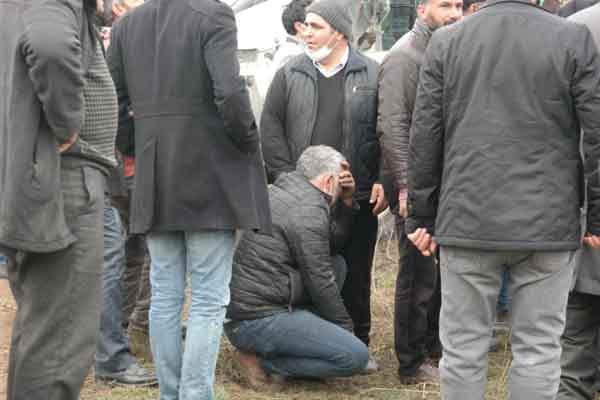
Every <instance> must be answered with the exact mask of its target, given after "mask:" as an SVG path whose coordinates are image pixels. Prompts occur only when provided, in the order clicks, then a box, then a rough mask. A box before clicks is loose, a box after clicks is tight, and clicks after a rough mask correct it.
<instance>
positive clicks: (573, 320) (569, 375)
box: [557, 292, 600, 400]
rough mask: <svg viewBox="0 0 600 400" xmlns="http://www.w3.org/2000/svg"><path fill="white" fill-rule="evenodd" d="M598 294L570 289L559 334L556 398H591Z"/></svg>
mask: <svg viewBox="0 0 600 400" xmlns="http://www.w3.org/2000/svg"><path fill="white" fill-rule="evenodd" d="M598 310H600V296H595V295H592V294H585V293H578V292H571V294H570V295H569V304H568V305H567V323H566V327H565V332H564V333H563V336H562V347H563V353H562V357H561V367H562V374H561V377H560V386H559V389H558V396H557V400H580V399H581V400H584V399H585V400H588V399H589V400H592V399H594V396H595V395H596V388H595V381H596V368H597V367H598V363H599V362H600V360H599V359H598V348H597V341H598V328H600V312H598Z"/></svg>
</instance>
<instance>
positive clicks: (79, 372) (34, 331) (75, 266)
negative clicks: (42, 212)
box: [7, 166, 104, 400]
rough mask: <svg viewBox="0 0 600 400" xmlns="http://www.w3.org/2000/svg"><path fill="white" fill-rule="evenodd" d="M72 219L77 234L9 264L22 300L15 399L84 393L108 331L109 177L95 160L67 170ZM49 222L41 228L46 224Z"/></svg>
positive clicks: (11, 384) (14, 352) (12, 372)
mask: <svg viewBox="0 0 600 400" xmlns="http://www.w3.org/2000/svg"><path fill="white" fill-rule="evenodd" d="M61 185H62V187H61V189H62V193H63V196H64V209H65V215H66V219H67V226H68V227H69V229H70V230H71V232H72V233H73V235H75V237H76V238H77V241H76V242H75V243H73V244H72V245H70V246H69V247H67V248H66V249H63V250H60V251H56V252H53V253H45V254H42V253H27V254H24V256H23V258H22V260H21V261H20V262H19V263H17V264H16V265H13V266H11V268H10V269H9V271H8V275H9V283H10V287H11V290H12V293H13V296H14V298H15V301H16V303H17V313H16V316H15V320H14V324H13V332H12V342H11V347H10V358H9V366H8V380H7V391H8V396H7V400H77V399H79V392H80V390H81V387H82V385H83V382H84V379H85V377H86V376H87V374H88V371H89V369H90V367H91V366H92V362H93V361H94V352H95V351H96V341H97V339H98V335H99V332H100V310H101V307H102V270H103V265H102V262H103V257H102V256H103V223H102V222H103V221H102V216H103V212H104V177H103V176H102V173H101V172H100V171H99V170H97V169H95V168H92V167H89V166H82V167H74V168H65V167H63V169H62V170H61ZM43 228H44V227H40V229H43Z"/></svg>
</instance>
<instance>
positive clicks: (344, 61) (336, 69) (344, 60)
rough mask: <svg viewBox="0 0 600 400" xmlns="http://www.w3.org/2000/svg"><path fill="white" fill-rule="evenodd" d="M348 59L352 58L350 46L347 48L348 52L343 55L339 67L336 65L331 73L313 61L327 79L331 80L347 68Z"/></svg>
mask: <svg viewBox="0 0 600 400" xmlns="http://www.w3.org/2000/svg"><path fill="white" fill-rule="evenodd" d="M348 57H350V46H346V51H345V52H344V54H343V55H342V58H341V59H340V62H339V63H338V65H336V66H335V67H333V68H332V69H331V70H329V71H327V70H326V69H325V68H323V66H322V65H321V64H320V63H318V62H316V61H313V64H314V65H315V67H316V68H317V70H319V72H320V73H321V74H322V75H323V76H324V77H325V78H331V77H332V76H334V75H335V74H337V73H338V72H340V71H341V70H343V69H344V68H345V67H346V64H347V63H348Z"/></svg>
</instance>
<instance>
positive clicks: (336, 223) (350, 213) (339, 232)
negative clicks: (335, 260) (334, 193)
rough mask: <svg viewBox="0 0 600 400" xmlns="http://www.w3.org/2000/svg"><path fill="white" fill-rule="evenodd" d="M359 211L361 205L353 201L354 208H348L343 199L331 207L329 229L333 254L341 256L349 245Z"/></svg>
mask: <svg viewBox="0 0 600 400" xmlns="http://www.w3.org/2000/svg"><path fill="white" fill-rule="evenodd" d="M359 211H360V205H359V204H358V202H357V201H356V200H352V207H348V206H347V205H346V204H345V203H344V202H343V201H342V200H341V199H340V200H338V201H337V203H335V204H334V205H333V206H332V207H331V212H330V218H331V223H330V228H329V232H330V233H329V240H330V244H331V254H333V255H335V254H339V253H340V252H341V251H342V249H343V248H344V247H345V246H346V244H347V243H348V239H350V234H351V233H352V227H353V226H354V219H355V218H356V215H357V214H358V212H359Z"/></svg>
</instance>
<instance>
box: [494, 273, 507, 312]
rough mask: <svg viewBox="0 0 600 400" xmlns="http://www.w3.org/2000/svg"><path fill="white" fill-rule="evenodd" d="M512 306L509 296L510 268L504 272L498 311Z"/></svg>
mask: <svg viewBox="0 0 600 400" xmlns="http://www.w3.org/2000/svg"><path fill="white" fill-rule="evenodd" d="M509 307H510V298H509V297H508V270H507V269H505V270H504V271H503V272H502V286H500V294H499V295H498V306H497V309H498V311H508V309H509Z"/></svg>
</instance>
